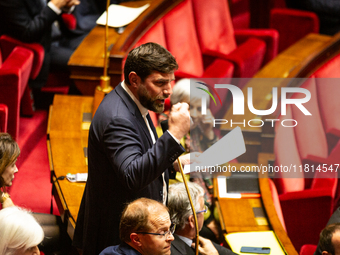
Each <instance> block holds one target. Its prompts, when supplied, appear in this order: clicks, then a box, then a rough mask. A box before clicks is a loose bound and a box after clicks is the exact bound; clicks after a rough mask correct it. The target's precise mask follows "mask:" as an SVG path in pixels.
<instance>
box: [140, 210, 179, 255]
mask: <svg viewBox="0 0 340 255" xmlns="http://www.w3.org/2000/svg"><path fill="white" fill-rule="evenodd" d="M149 222H150V223H149V224H150V225H149V226H150V229H149V230H148V231H147V232H150V233H159V234H163V233H165V232H167V231H169V229H170V225H171V221H170V216H169V213H168V212H167V211H166V210H162V211H161V212H160V211H157V212H153V213H151V214H150V215H149ZM173 240H174V236H173V235H172V234H169V235H166V236H162V235H149V234H146V235H145V234H140V242H141V244H142V246H141V251H142V252H141V253H142V254H143V255H170V253H171V251H170V247H171V242H172V241H173Z"/></svg>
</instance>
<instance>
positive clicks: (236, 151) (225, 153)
mask: <svg viewBox="0 0 340 255" xmlns="http://www.w3.org/2000/svg"><path fill="white" fill-rule="evenodd" d="M245 152H246V146H245V143H244V139H243V135H242V131H241V128H240V127H236V128H234V129H233V130H232V131H230V132H229V133H228V134H226V135H225V136H223V137H222V139H220V140H219V141H218V142H216V143H215V144H214V145H212V146H211V147H209V148H208V149H207V150H205V151H204V152H203V153H202V154H201V155H200V156H199V157H198V158H197V161H198V162H199V163H192V164H190V165H185V166H184V170H183V171H184V173H185V174H188V173H190V172H195V171H198V170H199V169H200V170H203V169H207V168H209V167H214V166H216V165H222V164H224V163H227V162H229V161H230V160H233V159H235V158H237V157H238V156H240V155H242V154H243V153H245Z"/></svg>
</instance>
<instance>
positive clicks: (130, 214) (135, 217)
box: [119, 198, 169, 243]
mask: <svg viewBox="0 0 340 255" xmlns="http://www.w3.org/2000/svg"><path fill="white" fill-rule="evenodd" d="M162 208H163V209H164V210H165V211H167V212H169V210H168V208H167V207H166V206H165V205H163V204H162V203H160V202H158V201H156V200H152V199H149V198H139V199H137V200H135V201H133V202H131V203H130V204H128V205H127V206H126V207H125V209H124V211H123V213H122V217H121V219H120V224H119V237H120V240H121V241H123V242H127V243H128V242H130V241H131V239H130V235H131V233H136V232H148V231H149V229H150V226H149V215H150V212H159V210H160V209H162Z"/></svg>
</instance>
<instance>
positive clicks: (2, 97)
mask: <svg viewBox="0 0 340 255" xmlns="http://www.w3.org/2000/svg"><path fill="white" fill-rule="evenodd" d="M0 52H1V53H0V55H1V54H2V48H1V49H0ZM1 59H2V63H1V62H0V103H3V104H6V105H7V106H8V126H7V127H8V130H7V131H8V133H10V134H11V135H12V136H13V138H14V139H17V138H18V135H19V114H20V100H21V98H22V97H23V95H24V92H25V91H26V89H27V82H28V79H29V77H30V75H31V70H32V65H33V52H32V51H31V50H28V49H25V48H22V47H19V46H17V47H15V48H14V49H13V50H12V51H11V53H10V54H6V57H5V56H2V57H0V60H1Z"/></svg>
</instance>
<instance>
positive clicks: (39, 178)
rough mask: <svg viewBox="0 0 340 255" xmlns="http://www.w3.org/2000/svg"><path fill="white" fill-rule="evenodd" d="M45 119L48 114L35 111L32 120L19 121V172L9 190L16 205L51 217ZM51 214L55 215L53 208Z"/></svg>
mask: <svg viewBox="0 0 340 255" xmlns="http://www.w3.org/2000/svg"><path fill="white" fill-rule="evenodd" d="M47 118H48V112H47V111H44V110H37V111H36V112H35V114H34V116H33V117H31V118H24V117H21V118H20V131H19V139H18V141H17V142H18V144H19V147H20V149H21V154H20V156H19V158H18V161H17V167H18V169H19V172H18V173H16V174H15V178H14V181H13V185H12V187H11V188H10V194H11V197H12V199H13V202H14V204H15V205H17V206H20V207H24V208H27V209H29V210H31V211H33V212H41V213H50V206H51V192H52V184H51V182H50V167H49V161H48V154H47V144H46V130H47ZM54 213H55V214H57V213H58V210H57V209H56V206H55V205H54Z"/></svg>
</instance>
